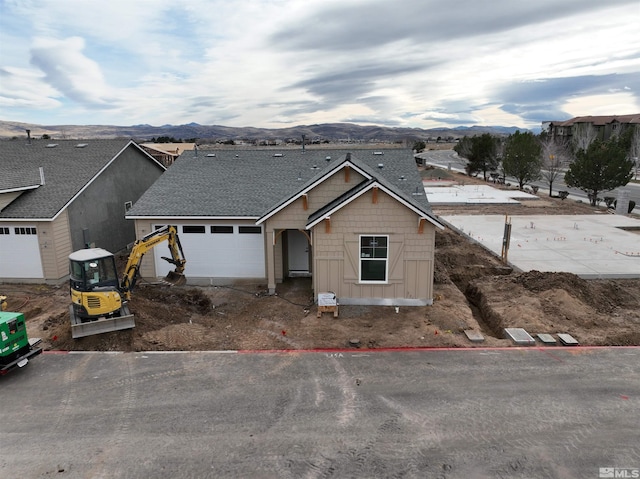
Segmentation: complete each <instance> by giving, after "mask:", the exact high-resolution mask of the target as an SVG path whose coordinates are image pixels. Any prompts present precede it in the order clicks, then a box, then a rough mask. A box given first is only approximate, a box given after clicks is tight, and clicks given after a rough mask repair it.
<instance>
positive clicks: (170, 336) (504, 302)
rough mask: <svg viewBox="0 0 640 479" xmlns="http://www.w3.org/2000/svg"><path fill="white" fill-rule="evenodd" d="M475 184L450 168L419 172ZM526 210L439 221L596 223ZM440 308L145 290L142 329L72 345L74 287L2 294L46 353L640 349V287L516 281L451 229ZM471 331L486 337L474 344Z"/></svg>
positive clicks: (570, 208) (498, 209) (136, 305)
mask: <svg viewBox="0 0 640 479" xmlns="http://www.w3.org/2000/svg"><path fill="white" fill-rule="evenodd" d="M422 174H423V176H424V177H427V178H428V177H430V176H431V175H433V176H434V177H435V176H436V175H437V176H438V177H441V178H443V177H446V176H447V175H449V176H450V178H451V179H452V180H454V181H460V182H465V183H466V184H469V183H470V182H472V181H476V182H482V180H478V179H472V178H469V177H468V176H462V177H459V176H458V175H457V174H455V173H450V172H447V171H444V170H435V171H432V170H429V169H425V170H423V171H422ZM539 194H540V198H541V199H540V200H535V201H527V202H523V203H522V204H521V205H509V206H505V205H500V206H491V205H482V206H462V207H460V206H456V207H451V206H449V207H442V208H441V207H435V206H434V213H436V214H438V215H448V214H452V213H453V212H455V213H463V214H509V215H517V214H523V215H526V214H592V213H594V208H592V207H591V206H589V205H587V204H585V203H577V202H575V201H572V200H564V201H563V200H560V199H558V198H550V197H548V196H546V195H547V193H546V192H540V193H539ZM435 257H436V268H435V295H434V304H433V305H431V306H424V307H400V308H398V309H396V308H394V307H383V306H375V307H374V306H339V315H338V317H337V318H334V317H333V315H332V314H330V313H323V314H322V315H321V316H320V317H318V316H317V314H316V313H317V307H316V306H315V305H314V298H313V296H312V293H311V281H310V279H308V278H298V279H291V280H287V281H285V282H284V283H283V284H281V285H278V288H277V290H278V292H277V295H274V296H270V295H267V294H266V285H265V284H241V285H230V286H228V287H189V286H184V287H175V286H171V287H169V286H166V285H160V284H149V283H144V282H143V283H141V284H140V285H139V286H138V288H137V289H136V291H135V292H134V294H133V299H132V301H131V304H130V308H131V311H132V312H133V313H134V314H135V316H136V327H135V328H134V329H131V330H127V331H117V332H112V333H105V334H99V335H95V336H89V337H85V338H80V339H75V340H74V339H72V338H71V328H70V322H69V313H68V306H69V291H68V286H67V285H66V284H64V285H61V286H59V287H52V286H45V285H13V284H5V285H0V288H1V290H0V293H2V294H5V295H7V296H8V298H9V299H8V303H9V310H13V311H22V312H24V313H25V316H26V318H27V325H28V333H29V336H30V337H40V338H42V340H43V344H44V347H45V349H52V350H85V351H94V350H95V351H169V350H187V351H199V350H281V349H288V350H291V349H293V350H296V349H341V348H361V349H366V348H410V347H470V346H471V347H473V346H484V347H486V346H513V345H514V344H513V342H512V341H511V340H509V339H505V338H504V333H503V330H504V328H506V327H522V328H524V329H526V330H527V331H528V332H529V333H530V334H532V335H535V334H537V333H550V334H554V335H555V334H557V333H568V334H571V335H572V336H573V337H574V338H576V339H577V340H578V341H579V342H580V344H583V345H640V279H628V280H584V279H581V278H579V277H577V276H575V275H573V274H569V273H541V272H538V271H531V272H527V273H515V272H513V271H512V270H511V269H510V268H509V267H506V266H505V265H503V264H502V263H501V261H500V260H499V258H496V257H495V256H494V255H493V254H492V253H490V252H488V251H486V250H485V249H484V248H482V247H481V246H479V245H478V244H476V243H473V242H471V241H469V240H467V239H466V238H464V237H463V236H461V235H459V234H457V233H456V232H454V231H450V230H446V231H443V232H438V233H437V236H436V255H435ZM465 330H473V331H477V332H480V333H481V334H482V335H483V336H484V338H485V339H484V341H483V342H478V343H475V342H473V343H472V342H471V341H469V339H468V338H467V336H466V335H465V334H464V331H465Z"/></svg>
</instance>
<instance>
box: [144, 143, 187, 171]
mask: <svg viewBox="0 0 640 479" xmlns="http://www.w3.org/2000/svg"><path fill="white" fill-rule="evenodd" d="M140 146H141V147H142V149H143V150H144V151H146V152H147V153H149V154H150V155H151V156H153V157H154V158H155V159H156V160H158V161H159V162H160V163H162V164H163V165H164V166H166V167H169V166H171V164H172V163H173V162H174V161H176V158H178V157H179V156H180V154H181V153H182V152H183V151H187V150H193V149H194V148H195V146H196V144H195V143H140Z"/></svg>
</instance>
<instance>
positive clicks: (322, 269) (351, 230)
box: [313, 191, 435, 306]
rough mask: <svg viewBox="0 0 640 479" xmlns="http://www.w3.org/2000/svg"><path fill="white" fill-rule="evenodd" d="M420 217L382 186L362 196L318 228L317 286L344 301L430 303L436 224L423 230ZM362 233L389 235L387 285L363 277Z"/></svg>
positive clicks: (347, 302) (316, 244)
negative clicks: (380, 188) (361, 280)
mask: <svg viewBox="0 0 640 479" xmlns="http://www.w3.org/2000/svg"><path fill="white" fill-rule="evenodd" d="M418 225H419V217H418V215H417V214H416V213H414V212H413V211H411V210H409V209H408V208H407V207H405V206H404V205H402V204H401V203H399V202H398V201H397V200H395V199H394V198H392V197H390V196H388V195H386V194H384V193H383V192H381V191H379V192H378V194H377V203H374V202H373V192H371V191H369V192H367V193H365V194H364V195H362V196H360V197H359V198H357V199H356V200H354V201H353V202H351V203H350V204H349V205H347V206H345V207H344V208H342V209H341V210H339V211H338V212H336V213H334V214H333V215H332V216H331V220H330V231H327V229H326V225H325V222H324V221H323V222H321V223H319V224H318V225H316V226H315V227H314V229H313V238H314V245H313V246H314V247H313V263H314V265H313V271H314V275H313V284H314V291H316V292H324V291H332V292H334V293H335V294H336V295H337V296H338V300H339V301H340V302H341V303H342V304H383V305H385V304H386V305H414V306H419V305H427V304H432V303H433V261H434V250H435V227H434V226H433V225H432V224H431V223H427V224H425V227H424V230H423V232H422V233H419V232H418V231H419V230H418ZM360 235H388V237H389V256H388V275H387V281H386V283H385V284H372V283H360V282H359V261H360V244H359V238H360Z"/></svg>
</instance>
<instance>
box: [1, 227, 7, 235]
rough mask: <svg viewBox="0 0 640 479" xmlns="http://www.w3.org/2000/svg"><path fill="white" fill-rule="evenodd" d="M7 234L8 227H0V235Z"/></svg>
mask: <svg viewBox="0 0 640 479" xmlns="http://www.w3.org/2000/svg"><path fill="white" fill-rule="evenodd" d="M8 234H9V228H6V227H4V226H3V227H2V228H0V235H8Z"/></svg>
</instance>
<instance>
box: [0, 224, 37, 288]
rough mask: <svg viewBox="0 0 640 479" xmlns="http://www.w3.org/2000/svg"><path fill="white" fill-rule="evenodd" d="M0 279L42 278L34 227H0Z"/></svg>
mask: <svg viewBox="0 0 640 479" xmlns="http://www.w3.org/2000/svg"><path fill="white" fill-rule="evenodd" d="M0 277H2V278H38V279H42V278H43V277H44V273H43V271H42V260H41V259H40V247H39V245H38V231H37V229H36V228H35V227H34V226H25V225H16V224H14V225H0Z"/></svg>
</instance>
